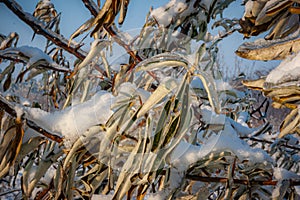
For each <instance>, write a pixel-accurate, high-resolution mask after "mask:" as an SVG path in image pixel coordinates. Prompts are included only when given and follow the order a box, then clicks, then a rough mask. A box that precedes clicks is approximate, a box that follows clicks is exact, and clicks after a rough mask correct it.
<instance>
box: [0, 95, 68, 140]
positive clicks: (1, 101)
mask: <svg viewBox="0 0 300 200" xmlns="http://www.w3.org/2000/svg"><path fill="white" fill-rule="evenodd" d="M0 107H1V109H3V110H4V111H5V112H7V113H8V114H9V115H11V116H12V117H17V113H16V111H15V109H14V106H13V105H12V104H11V103H10V102H8V101H7V100H6V99H5V98H4V97H3V96H2V95H0ZM22 119H23V120H24V119H25V122H26V124H27V126H28V127H30V128H31V129H33V130H35V131H37V132H38V133H40V134H42V135H43V136H45V137H46V138H49V139H51V140H53V141H55V142H58V143H61V142H62V141H63V139H62V138H61V137H59V136H57V135H55V134H52V133H50V132H48V131H46V130H45V129H43V128H41V127H39V126H38V125H37V124H36V123H35V122H33V121H31V120H28V119H26V117H25V118H24V115H23V116H22Z"/></svg>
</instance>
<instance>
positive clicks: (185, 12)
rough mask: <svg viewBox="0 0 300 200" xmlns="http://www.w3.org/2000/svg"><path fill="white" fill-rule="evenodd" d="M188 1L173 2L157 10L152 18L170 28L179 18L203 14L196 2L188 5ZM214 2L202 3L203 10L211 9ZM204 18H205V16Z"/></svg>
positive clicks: (172, 0) (173, 0)
mask: <svg viewBox="0 0 300 200" xmlns="http://www.w3.org/2000/svg"><path fill="white" fill-rule="evenodd" d="M187 2H188V1H187V0H171V1H169V2H168V3H167V4H166V5H164V6H162V7H159V8H156V9H154V10H153V11H152V12H151V16H152V17H153V18H155V20H156V21H157V22H158V23H159V25H161V26H164V27H168V26H169V25H170V24H171V23H173V22H176V21H177V19H179V18H183V19H184V18H185V17H187V16H190V15H191V14H193V13H197V14H199V16H201V14H203V13H204V12H199V8H198V7H194V2H195V1H191V2H189V3H187ZM211 3H212V1H211V0H205V1H201V6H202V7H203V8H206V9H207V10H208V8H210V5H211ZM203 17H204V16H203Z"/></svg>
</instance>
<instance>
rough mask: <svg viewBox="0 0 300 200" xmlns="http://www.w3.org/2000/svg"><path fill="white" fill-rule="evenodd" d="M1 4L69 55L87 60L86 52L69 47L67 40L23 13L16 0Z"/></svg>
mask: <svg viewBox="0 0 300 200" xmlns="http://www.w3.org/2000/svg"><path fill="white" fill-rule="evenodd" d="M0 2H3V3H4V4H5V5H6V6H7V8H9V9H10V10H11V11H12V12H13V13H14V14H16V15H17V16H18V17H19V18H20V19H21V20H22V21H24V22H25V23H26V24H27V25H29V26H30V27H31V28H32V29H33V31H34V32H35V33H37V34H40V35H43V36H44V37H45V38H47V39H48V40H50V41H51V42H53V43H54V44H56V45H57V46H59V47H61V48H63V49H64V50H66V51H68V52H69V53H71V54H73V55H75V56H76V57H77V58H79V59H81V60H83V59H84V58H85V56H86V52H84V51H83V50H81V49H80V48H79V47H76V46H75V45H74V44H71V45H68V40H67V39H65V38H64V37H63V36H62V35H60V34H57V33H56V32H54V31H52V30H51V29H48V28H46V27H45V25H44V23H43V22H41V21H39V20H37V19H36V18H35V17H33V16H32V15H31V14H30V13H27V12H25V11H23V9H22V7H21V6H20V5H19V4H18V3H17V2H15V1H14V0H1V1H0Z"/></svg>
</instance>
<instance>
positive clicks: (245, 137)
mask: <svg viewBox="0 0 300 200" xmlns="http://www.w3.org/2000/svg"><path fill="white" fill-rule="evenodd" d="M240 138H241V139H249V140H252V141H255V142H262V143H268V144H273V143H274V142H273V141H268V140H264V139H260V138H255V137H247V136H244V137H240ZM278 145H281V146H284V147H287V148H290V149H294V150H297V151H300V147H296V146H292V145H289V144H278Z"/></svg>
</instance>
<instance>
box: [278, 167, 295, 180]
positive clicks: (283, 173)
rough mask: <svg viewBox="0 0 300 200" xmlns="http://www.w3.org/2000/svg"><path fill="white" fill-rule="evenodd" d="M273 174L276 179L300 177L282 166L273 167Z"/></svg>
mask: <svg viewBox="0 0 300 200" xmlns="http://www.w3.org/2000/svg"><path fill="white" fill-rule="evenodd" d="M273 175H274V177H275V179H276V180H278V181H280V180H289V179H300V176H299V175H297V174H296V173H294V172H291V171H288V170H286V169H284V168H279V167H275V168H274V170H273Z"/></svg>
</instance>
